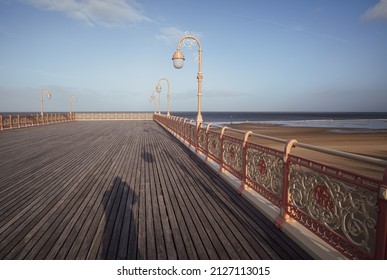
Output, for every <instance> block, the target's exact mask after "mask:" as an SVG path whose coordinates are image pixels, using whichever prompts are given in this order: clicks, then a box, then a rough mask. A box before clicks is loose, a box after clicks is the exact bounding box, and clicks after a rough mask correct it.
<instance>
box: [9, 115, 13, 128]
mask: <svg viewBox="0 0 387 280" xmlns="http://www.w3.org/2000/svg"><path fill="white" fill-rule="evenodd" d="M9 128H10V129H13V125H12V116H11V115H9Z"/></svg>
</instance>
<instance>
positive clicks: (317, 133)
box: [228, 123, 387, 179]
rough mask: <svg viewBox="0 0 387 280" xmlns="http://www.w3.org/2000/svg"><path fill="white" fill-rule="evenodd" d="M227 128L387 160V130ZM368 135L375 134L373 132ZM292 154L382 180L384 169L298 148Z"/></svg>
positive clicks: (246, 125)
mask: <svg viewBox="0 0 387 280" xmlns="http://www.w3.org/2000/svg"><path fill="white" fill-rule="evenodd" d="M228 127H231V128H235V129H238V130H244V131H249V130H251V131H253V132H254V133H258V134H263V135H268V136H272V137H276V138H281V139H285V140H289V139H296V140H297V141H298V142H302V143H305V144H311V145H315V146H320V147H324V148H329V149H334V150H339V151H344V152H350V153H354V154H359V155H365V156H370V157H374V158H378V159H383V160H387V131H378V132H374V133H366V132H364V130H363V131H359V130H353V129H340V131H339V132H337V129H336V128H335V129H333V128H332V129H331V128H309V127H288V126H279V125H278V126H276V125H262V124H253V123H242V124H232V125H228ZM369 132H372V130H370V131H369ZM251 140H252V141H254V142H257V143H260V144H262V145H266V146H270V147H274V148H277V149H281V150H283V147H284V145H283V144H279V143H276V142H272V141H268V140H264V139H260V138H256V137H253V138H252V139H251ZM293 152H294V154H296V155H299V156H302V157H305V158H308V159H313V160H315V161H318V162H323V163H327V164H329V165H331V166H335V167H339V168H342V169H344V170H347V171H350V172H355V173H360V174H362V175H366V176H370V177H373V178H376V179H382V178H383V168H382V167H377V166H373V165H370V164H364V163H360V162H357V161H352V160H348V159H342V158H337V157H334V156H327V155H325V154H322V153H318V152H314V151H310V150H305V149H302V148H298V147H297V148H295V149H294V150H293Z"/></svg>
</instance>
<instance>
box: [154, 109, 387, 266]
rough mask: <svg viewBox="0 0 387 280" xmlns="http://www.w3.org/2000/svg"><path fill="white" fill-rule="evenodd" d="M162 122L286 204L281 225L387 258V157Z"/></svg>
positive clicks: (348, 252) (245, 184) (358, 255)
mask: <svg viewBox="0 0 387 280" xmlns="http://www.w3.org/2000/svg"><path fill="white" fill-rule="evenodd" d="M154 120H155V121H157V122H158V123H159V124H161V125H162V126H164V127H165V128H167V129H168V130H169V131H171V132H172V133H173V134H175V135H176V136H177V137H179V138H180V139H182V140H183V141H186V142H187V143H188V144H189V145H190V146H193V147H195V148H196V152H197V153H203V154H204V155H205V158H206V160H212V161H214V162H215V163H217V164H219V172H224V171H227V172H229V173H231V174H232V175H234V176H235V177H236V178H238V179H239V180H240V182H241V187H240V189H239V191H240V192H243V191H244V189H245V188H251V189H253V190H254V191H256V192H258V193H259V194H260V195H262V196H263V197H265V198H266V199H267V200H269V201H270V202H271V203H272V204H273V205H274V206H275V207H277V209H278V213H279V216H278V218H277V219H276V224H277V226H278V227H281V225H282V224H283V223H285V222H286V220H287V219H288V218H289V217H290V218H293V219H295V220H296V221H298V222H299V223H300V224H302V225H303V226H305V227H306V228H307V229H309V230H310V231H311V232H313V233H314V234H315V235H317V236H318V237H320V238H321V239H323V240H324V241H325V242H327V243H328V244H330V245H331V246H332V247H334V248H335V249H337V250H338V251H340V252H341V253H342V254H344V255H345V256H346V257H348V258H350V259H387V162H386V161H383V160H379V159H374V158H369V157H364V156H358V155H354V154H350V153H345V152H340V151H335V150H331V149H326V148H322V147H317V146H312V145H309V144H304V143H299V142H297V141H296V140H290V141H287V140H283V139H278V138H274V137H270V136H266V135H260V134H254V133H252V132H245V131H239V130H234V129H231V128H227V127H222V128H220V127H215V126H211V125H210V124H200V125H199V127H198V128H197V127H196V124H195V123H194V122H193V121H189V120H187V119H183V118H179V117H175V116H169V117H167V116H165V115H157V114H156V115H154ZM252 139H265V140H270V141H274V142H277V144H278V143H279V144H281V145H283V149H282V150H281V149H275V148H271V147H268V146H263V145H260V144H258V143H257V142H258V141H252ZM294 147H301V148H304V149H309V150H313V151H317V152H320V153H325V154H328V155H334V156H339V157H343V158H347V159H351V160H357V161H361V162H364V163H366V164H370V165H377V166H382V167H383V169H384V174H383V179H382V180H380V179H374V178H371V177H368V176H365V175H360V174H357V173H356V172H349V171H347V170H346V169H345V167H344V168H342V169H341V168H336V167H332V166H330V165H328V164H324V163H321V162H318V161H315V160H311V159H306V158H303V157H300V156H296V155H294V154H293V153H292V148H294Z"/></svg>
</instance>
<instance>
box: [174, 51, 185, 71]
mask: <svg viewBox="0 0 387 280" xmlns="http://www.w3.org/2000/svg"><path fill="white" fill-rule="evenodd" d="M172 60H173V66H174V67H175V68H176V69H181V68H182V67H183V65H184V60H185V58H184V55H183V53H182V52H181V51H180V50H179V49H178V50H176V51H175V53H174V54H173V56H172Z"/></svg>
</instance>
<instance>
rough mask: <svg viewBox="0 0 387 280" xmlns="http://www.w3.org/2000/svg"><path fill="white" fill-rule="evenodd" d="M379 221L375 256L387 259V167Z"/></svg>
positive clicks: (380, 193)
mask: <svg viewBox="0 0 387 280" xmlns="http://www.w3.org/2000/svg"><path fill="white" fill-rule="evenodd" d="M378 205H379V207H378V208H379V209H378V210H379V213H378V223H377V227H376V245H375V248H376V250H375V258H376V259H378V260H386V259H387V168H386V169H384V176H383V184H382V186H381V188H380V192H379V198H378Z"/></svg>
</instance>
